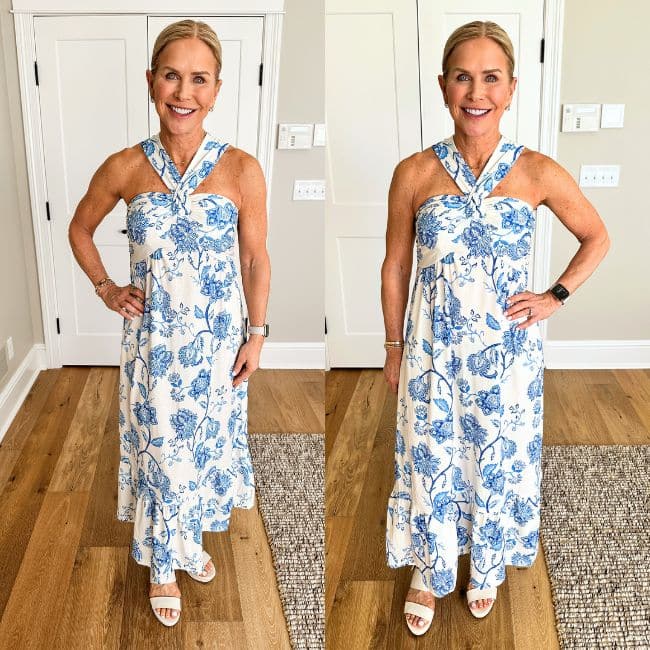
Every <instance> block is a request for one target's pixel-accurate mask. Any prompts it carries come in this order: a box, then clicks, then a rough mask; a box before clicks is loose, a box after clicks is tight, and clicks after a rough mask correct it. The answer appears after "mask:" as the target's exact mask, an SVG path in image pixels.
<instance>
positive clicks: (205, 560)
mask: <svg viewBox="0 0 650 650" xmlns="http://www.w3.org/2000/svg"><path fill="white" fill-rule="evenodd" d="M211 559H212V558H211V557H210V555H209V554H208V553H207V552H206V551H203V570H204V571H205V565H206V564H207V563H208V562H209V561H210V560H211ZM187 573H188V575H189V576H190V578H194V580H198V581H199V582H210V580H212V579H213V578H214V576H216V575H217V568H216V567H215V565H214V562H213V563H212V571H210V573H208V575H206V576H202V575H200V574H199V573H192V572H191V571H188V572H187Z"/></svg>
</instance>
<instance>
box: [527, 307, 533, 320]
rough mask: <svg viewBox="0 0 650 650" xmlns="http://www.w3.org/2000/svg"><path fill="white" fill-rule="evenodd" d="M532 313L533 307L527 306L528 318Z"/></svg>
mask: <svg viewBox="0 0 650 650" xmlns="http://www.w3.org/2000/svg"><path fill="white" fill-rule="evenodd" d="M532 314H533V308H532V307H529V308H528V318H530V317H531V316H532Z"/></svg>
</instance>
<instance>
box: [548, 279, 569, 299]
mask: <svg viewBox="0 0 650 650" xmlns="http://www.w3.org/2000/svg"><path fill="white" fill-rule="evenodd" d="M549 291H550V292H551V293H552V294H553V295H554V296H555V297H556V298H557V299H558V300H559V301H560V302H561V303H562V304H564V302H565V300H566V299H567V298H568V297H569V296H570V295H571V294H570V293H569V291H568V289H567V288H566V287H565V286H564V285H563V284H560V283H559V282H558V283H557V284H556V285H555V286H554V287H552V288H551V289H549Z"/></svg>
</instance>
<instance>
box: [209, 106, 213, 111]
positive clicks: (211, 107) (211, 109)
mask: <svg viewBox="0 0 650 650" xmlns="http://www.w3.org/2000/svg"><path fill="white" fill-rule="evenodd" d="M209 110H210V112H212V111H213V110H214V104H212V106H210V109H209Z"/></svg>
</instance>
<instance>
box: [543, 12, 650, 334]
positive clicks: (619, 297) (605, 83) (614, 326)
mask: <svg viewBox="0 0 650 650" xmlns="http://www.w3.org/2000/svg"><path fill="white" fill-rule="evenodd" d="M649 23H650V3H645V2H634V1H633V0H624V1H622V2H604V1H603V0H600V1H598V2H593V0H567V2H566V8H565V17H564V45H563V48H564V49H563V57H562V58H563V60H562V85H561V101H562V103H563V104H564V103H597V104H603V103H611V104H625V126H624V128H623V129H601V130H599V131H595V132H593V133H560V135H559V140H558V162H559V163H560V164H561V165H563V166H564V167H565V168H566V169H568V170H569V172H570V173H571V174H572V175H573V177H574V178H578V177H579V173H580V165H581V164H596V165H598V164H619V165H621V177H620V185H619V187H617V188H611V189H607V188H598V189H588V188H586V189H585V190H584V193H585V195H586V196H587V198H588V199H589V200H590V201H591V202H592V203H593V204H594V206H595V207H596V209H597V210H598V212H599V213H600V215H601V217H602V218H603V220H604V221H605V224H606V226H607V228H608V230H609V234H610V239H611V241H612V245H611V248H610V251H609V254H608V255H607V257H606V258H605V260H604V261H603V263H602V264H601V266H600V267H599V268H598V269H597V270H596V272H595V273H594V275H593V276H592V277H591V278H590V279H589V280H587V282H586V283H585V284H583V285H582V287H581V288H580V289H578V291H577V292H576V294H575V295H574V296H573V297H572V298H571V300H570V301H569V302H567V304H566V306H565V307H563V308H562V309H560V310H559V311H558V312H556V313H555V314H554V315H553V317H552V318H551V319H550V320H549V324H548V338H549V339H553V340H586V339H603V340H634V339H650V251H649V249H648V242H649V241H650V205H649V203H648V201H647V200H646V199H645V198H644V190H645V189H646V188H647V186H648V170H649V169H650V167H649V165H648V159H647V154H648V151H649V150H650V129H648V105H650V74H648V54H649V50H648V33H647V25H648V24H649ZM576 248H577V242H576V240H575V239H574V238H573V236H572V235H571V234H570V233H568V232H567V231H566V229H565V228H564V227H563V226H562V225H561V224H560V223H559V222H558V221H555V222H554V223H553V238H552V256H551V281H552V280H554V279H555V278H557V277H558V276H559V275H560V273H561V272H562V270H563V269H564V268H565V267H566V265H567V263H568V261H569V260H570V258H571V257H572V256H573V254H574V252H575V250H576Z"/></svg>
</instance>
